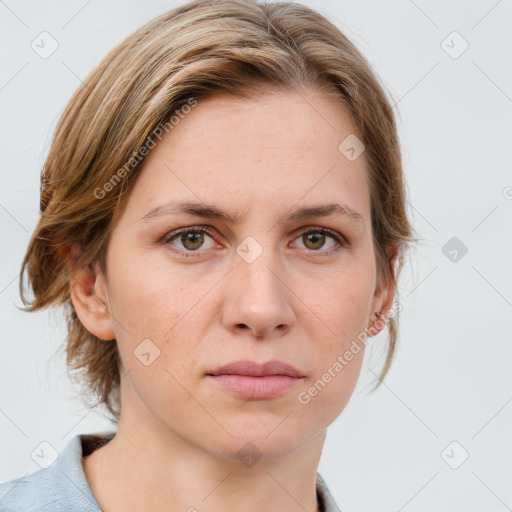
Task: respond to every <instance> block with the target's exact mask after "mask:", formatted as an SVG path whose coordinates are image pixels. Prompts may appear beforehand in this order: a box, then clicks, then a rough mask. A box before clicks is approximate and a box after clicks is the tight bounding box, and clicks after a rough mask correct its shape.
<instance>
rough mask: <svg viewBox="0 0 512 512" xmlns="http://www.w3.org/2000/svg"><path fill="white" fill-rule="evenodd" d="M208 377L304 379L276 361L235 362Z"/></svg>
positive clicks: (299, 373) (287, 366)
mask: <svg viewBox="0 0 512 512" xmlns="http://www.w3.org/2000/svg"><path fill="white" fill-rule="evenodd" d="M208 375H251V376H254V377H264V376H266V375H288V376H290V377H304V375H303V374H302V373H301V372H300V371H299V370H297V368H294V367H293V366H291V365H289V364H287V363H285V362H283V361H277V360H273V361H267V362H266V363H263V364H260V363H256V362H254V361H235V362H233V363H229V364H226V365H224V366H221V367H220V368H217V369H216V370H214V371H212V372H210V373H208Z"/></svg>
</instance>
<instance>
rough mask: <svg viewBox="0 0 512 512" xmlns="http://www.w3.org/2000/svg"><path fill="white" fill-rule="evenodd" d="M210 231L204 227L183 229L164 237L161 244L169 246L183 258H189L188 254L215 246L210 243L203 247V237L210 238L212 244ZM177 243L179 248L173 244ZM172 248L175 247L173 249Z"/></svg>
mask: <svg viewBox="0 0 512 512" xmlns="http://www.w3.org/2000/svg"><path fill="white" fill-rule="evenodd" d="M209 233H210V230H209V229H208V228H206V227H204V226H199V227H192V228H184V229H182V230H180V231H178V232H176V231H173V232H172V233H170V234H169V235H168V236H166V237H165V238H164V239H163V241H162V243H163V244H168V245H170V246H171V250H173V251H175V252H178V253H180V254H182V255H183V256H185V257H189V256H191V254H190V253H193V252H199V251H198V249H201V248H203V249H210V248H211V247H213V246H214V245H215V244H214V243H211V244H210V246H208V247H203V245H204V242H205V236H206V237H208V238H210V240H212V242H213V238H212V236H211V235H209ZM175 240H176V241H177V242H178V243H179V244H181V247H180V246H178V247H176V246H175V245H174V244H173V242H174V241H175ZM173 247H176V248H175V249H173Z"/></svg>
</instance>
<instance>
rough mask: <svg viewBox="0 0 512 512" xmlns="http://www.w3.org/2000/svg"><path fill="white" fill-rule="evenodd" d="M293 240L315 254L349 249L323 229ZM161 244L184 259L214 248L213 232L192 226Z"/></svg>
mask: <svg viewBox="0 0 512 512" xmlns="http://www.w3.org/2000/svg"><path fill="white" fill-rule="evenodd" d="M207 239H210V243H209V244H206V245H205V241H207ZM328 239H331V244H330V247H329V244H327V249H325V246H326V240H328ZM294 240H301V241H302V242H303V244H304V247H305V248H306V249H308V250H309V251H311V252H317V253H331V252H335V251H336V250H338V249H341V248H342V247H350V244H349V242H348V241H347V240H346V239H345V238H344V237H343V236H342V235H340V234H339V233H337V232H336V231H333V230H331V229H328V228H323V227H307V228H305V229H303V230H302V231H301V232H300V234H299V237H298V238H295V239H294ZM161 243H162V244H163V245H167V246H168V247H169V248H170V250H172V251H173V252H175V253H178V254H179V255H181V256H185V257H186V258H189V257H192V256H195V254H194V253H201V252H202V251H201V250H200V249H211V248H213V247H214V246H215V240H214V239H213V232H212V230H211V229H210V228H208V227H206V226H194V227H189V228H183V229H180V230H178V231H173V232H171V233H169V234H168V235H166V236H165V237H164V238H163V239H162V242H161ZM321 249H323V250H321Z"/></svg>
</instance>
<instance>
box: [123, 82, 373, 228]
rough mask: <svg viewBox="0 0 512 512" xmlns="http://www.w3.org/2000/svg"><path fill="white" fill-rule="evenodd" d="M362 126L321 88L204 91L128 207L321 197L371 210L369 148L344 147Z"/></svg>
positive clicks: (257, 203) (150, 164)
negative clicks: (246, 95)
mask: <svg viewBox="0 0 512 512" xmlns="http://www.w3.org/2000/svg"><path fill="white" fill-rule="evenodd" d="M355 132H356V130H355V128H354V125H353V122H352V119H351V117H350V115H349V114H348V113H347V112H346V111H345V109H344V108H343V107H342V106H341V104H340V103H339V102H337V101H336V100H335V99H333V98H330V97H328V96H325V95H322V94H320V93H317V92H312V91H309V92H307V93H306V92H304V91H301V92H300V93H298V92H296V91H293V90H291V91H283V90H279V91H275V92H273V93H271V94H266V95H264V96H261V95H260V96H256V97H254V98H252V99H250V100H246V99H240V98H237V97H234V96H232V95H228V94H217V95H214V96H211V97H208V98H205V99H199V100H198V103H197V105H196V106H195V107H193V108H191V110H190V111H189V113H187V114H185V115H182V116H181V118H180V120H179V122H178V123H177V124H175V125H174V127H173V128H172V129H171V130H170V131H169V133H167V134H165V135H164V136H163V137H162V140H161V141H158V142H157V144H156V145H155V147H154V148H153V149H151V150H150V152H149V154H148V156H147V157H146V160H145V162H144V165H143V168H142V171H141V173H140V175H139V177H138V178H137V183H136V184H135V186H134V189H133V191H132V194H131V195H132V197H130V199H129V203H131V204H129V205H128V207H127V210H130V212H131V213H133V215H139V214H140V215H144V214H145V213H147V211H148V210H149V209H150V208H151V207H155V206H156V205H157V204H160V203H162V202H166V201H170V200H194V201H204V202H206V203H216V204H224V205H234V206H235V205H236V206H237V210H243V211H247V210H248V209H250V205H253V206H254V208H257V209H260V211H261V213H263V212H267V211H269V209H272V210H276V209H278V208H279V209H291V208H292V207H293V206H297V204H299V203H304V204H307V203H308V202H311V203H315V204H318V203H319V201H321V202H323V203H329V202H342V203H343V204H346V205H347V206H349V207H351V208H352V209H354V210H357V211H360V212H361V213H362V214H363V216H364V217H365V218H366V217H368V218H369V208H370V206H369V191H368V186H367V170H366V161H365V159H364V153H363V154H362V155H361V156H360V157H359V158H357V159H355V160H353V161H351V160H349V159H347V157H346V156H345V155H344V154H343V153H342V152H341V151H340V149H339V146H340V143H342V142H343V141H344V140H345V139H346V138H347V137H348V136H350V135H351V134H354V133H355ZM140 215H139V216H140Z"/></svg>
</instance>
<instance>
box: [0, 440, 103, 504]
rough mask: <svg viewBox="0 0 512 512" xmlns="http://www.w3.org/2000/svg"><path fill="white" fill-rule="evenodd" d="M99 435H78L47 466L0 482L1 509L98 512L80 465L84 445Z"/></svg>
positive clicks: (88, 444) (87, 444) (87, 445)
mask: <svg viewBox="0 0 512 512" xmlns="http://www.w3.org/2000/svg"><path fill="white" fill-rule="evenodd" d="M109 435H112V433H110V434H107V436H109ZM98 439H104V437H100V438H98V437H97V436H90V435H77V436H75V437H73V438H72V439H71V440H70V441H68V444H67V445H66V446H65V447H64V449H63V450H62V451H61V453H60V454H59V455H58V457H57V459H56V460H55V461H54V462H53V463H52V464H51V465H50V466H49V467H48V468H45V469H40V470H38V471H36V472H34V473H31V474H27V475H25V476H21V477H19V478H15V479H14V480H10V481H8V482H4V483H2V484H0V512H69V511H70V510H74V511H81V512H101V509H100V508H99V506H98V504H97V502H96V500H95V499H94V497H93V495H92V492H91V490H90V488H89V486H88V484H87V480H86V479H85V475H84V472H83V467H82V455H83V453H84V448H86V447H89V446H90V443H91V442H95V443H97V441H98Z"/></svg>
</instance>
